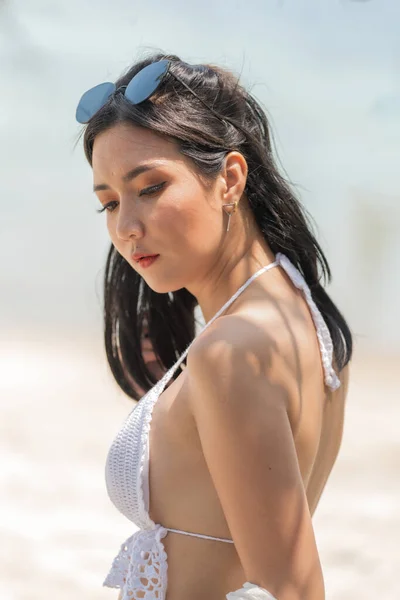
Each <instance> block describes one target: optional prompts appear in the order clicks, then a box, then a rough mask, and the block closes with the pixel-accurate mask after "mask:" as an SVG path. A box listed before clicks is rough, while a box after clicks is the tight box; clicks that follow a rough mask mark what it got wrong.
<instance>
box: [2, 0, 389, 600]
mask: <svg viewBox="0 0 400 600" xmlns="http://www.w3.org/2000/svg"><path fill="white" fill-rule="evenodd" d="M399 31H400V3H399V2H398V0H371V1H369V2H368V1H360V0H358V1H355V0H354V1H352V0H319V1H318V2H316V1H315V0H247V2H245V3H243V2H239V1H236V0H233V1H232V2H230V3H226V2H223V1H222V0H212V1H211V0H202V2H201V3H195V2H190V1H189V2H184V1H183V0H169V1H168V2H161V1H160V0H153V1H151V2H144V1H143V0H113V2H110V1H106V0H97V1H96V2H89V1H86V2H85V1H82V0H80V1H79V2H78V0H68V1H67V0H58V1H57V2H52V1H50V0H35V1H32V0H0V64H1V95H0V135H1V144H0V156H1V161H0V169H1V181H2V191H1V200H0V201H1V222H0V231H1V236H0V252H1V256H2V261H1V278H0V327H1V343H0V398H1V411H2V418H1V420H0V428H1V430H0V431H1V436H0V452H1V465H2V466H1V469H0V478H1V512H0V535H1V542H2V543H1V545H0V598H1V599H2V600H3V599H4V600H28V599H29V600H39V599H40V600H50V599H52V598H57V600H66V599H67V598H68V599H70V598H75V599H82V600H83V599H85V600H94V599H100V600H101V599H104V600H108V599H112V598H116V597H117V595H118V594H117V591H116V590H109V589H106V588H102V582H103V579H104V577H105V575H106V573H107V572H108V569H109V566H110V564H111V561H112V559H113V557H114V555H115V554H116V553H117V551H118V549H119V545H120V544H121V543H122V541H124V540H125V539H126V538H127V537H128V536H129V535H131V533H133V531H134V529H132V527H131V524H130V523H129V522H128V521H127V520H126V519H125V518H124V517H123V516H122V515H120V514H119V513H117V511H116V509H115V508H114V506H113V505H112V504H111V502H110V501H109V499H108V497H107V494H106V490H105V483H104V462H105V458H106V454H107V451H108V447H109V445H110V443H111V441H112V439H113V437H114V435H115V434H116V432H117V429H118V428H119V426H120V424H121V422H122V420H123V418H124V417H125V416H126V414H127V413H128V411H129V410H131V408H132V404H131V401H130V400H129V399H128V398H126V397H124V395H123V394H122V392H120V391H119V390H118V388H117V386H116V384H114V382H113V380H112V378H111V375H110V373H109V371H108V367H107V363H106V361H105V357H104V352H103V345H102V344H103V343H102V314H101V310H102V309H101V304H102V299H101V284H102V274H103V267H104V262H105V257H106V253H107V249H108V237H107V232H106V227H105V222H104V219H105V216H104V215H98V214H97V213H96V212H95V209H96V207H97V206H98V203H97V200H96V197H95V195H94V194H93V193H92V192H91V185H92V177H91V171H90V168H89V166H88V165H87V163H86V162H85V159H84V156H83V151H82V147H81V144H79V145H78V146H77V147H76V148H74V144H75V140H76V138H77V135H78V133H79V126H78V124H77V123H76V122H75V108H76V104H77V102H78V100H79V98H80V96H81V94H82V93H83V92H84V91H85V90H86V89H88V88H90V87H92V86H94V85H96V84H97V83H100V82H102V81H107V80H111V81H113V80H114V79H115V78H116V77H117V76H118V75H119V74H120V73H121V71H123V70H125V69H126V68H127V67H128V66H129V65H130V64H131V63H132V62H133V61H135V60H137V59H139V58H140V57H142V56H143V54H144V53H146V52H149V51H158V50H161V51H165V52H168V53H174V54H178V55H180V56H181V58H182V59H184V60H186V61H188V62H193V63H195V62H213V63H217V64H220V65H222V66H226V67H228V68H230V69H232V70H233V71H234V72H236V73H237V74H238V75H239V74H240V78H241V82H242V83H244V84H245V85H246V86H247V87H248V89H249V90H250V91H251V92H252V93H253V95H254V96H256V98H257V99H258V100H260V101H261V102H262V104H263V106H264V107H265V108H266V110H267V114H268V115H269V117H270V120H271V126H272V131H273V134H274V136H275V141H276V146H277V151H278V154H279V158H280V162H281V164H282V166H283V168H284V169H285V171H286V173H287V175H288V177H289V178H290V180H291V181H292V182H294V184H295V186H296V189H297V191H298V194H299V195H300V197H301V199H302V201H303V203H304V204H305V205H306V207H307V208H308V210H309V211H310V212H311V214H312V216H313V217H314V220H315V224H316V227H317V232H318V238H319V240H320V242H321V244H322V247H323V248H324V250H325V252H326V255H327V257H328V260H329V261H330V264H331V267H332V272H333V281H332V284H331V285H330V287H329V293H330V294H331V295H332V297H333V298H334V300H335V301H336V302H337V304H338V306H339V307H340V308H341V310H342V311H343V313H344V314H345V316H346V317H347V319H348V321H349V323H350V325H351V327H352V330H353V333H354V336H355V343H356V347H355V354H354V360H353V369H352V379H351V385H350V390H349V397H348V408H347V418H346V423H345V434H344V439H343V444H342V449H341V453H340V455H339V459H338V462H337V464H336V467H335V469H334V472H333V474H332V476H331V479H330V481H329V483H328V486H327V488H326V490H325V492H324V495H323V496H322V499H321V502H320V505H319V508H318V510H317V513H316V515H315V517H314V527H315V532H316V537H317V542H318V546H319V549H320V555H321V561H322V564H323V568H324V573H325V580H326V590H327V600H354V599H355V598H360V599H361V598H362V599H363V600H372V599H373V598H374V599H375V598H376V597H379V598H384V599H385V600H386V599H387V600H395V599H396V598H400V580H399V577H398V573H399V568H400V558H399V550H398V540H399V536H400V517H399V510H398V507H399V505H400V486H399V472H400V442H399V423H400V408H399V402H398V396H399V394H398V389H399V378H398V372H399V367H400V360H399V359H400V318H399V315H398V301H399V296H400V276H399V273H400V203H399V200H400V191H399V184H400V177H399V166H398V165H399V150H400V36H399ZM396 399H397V401H396Z"/></svg>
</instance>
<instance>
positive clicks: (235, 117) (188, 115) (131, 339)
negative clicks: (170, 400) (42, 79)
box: [84, 53, 352, 400]
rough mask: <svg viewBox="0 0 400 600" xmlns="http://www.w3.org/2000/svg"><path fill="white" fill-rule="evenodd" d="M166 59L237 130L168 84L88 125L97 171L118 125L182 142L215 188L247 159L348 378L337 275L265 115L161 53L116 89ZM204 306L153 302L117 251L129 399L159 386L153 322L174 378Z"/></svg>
mask: <svg viewBox="0 0 400 600" xmlns="http://www.w3.org/2000/svg"><path fill="white" fill-rule="evenodd" d="M161 59H169V60H171V61H172V65H171V67H170V68H171V71H172V72H173V73H174V74H175V75H176V76H177V77H178V78H179V79H181V80H183V81H184V82H185V83H186V84H187V85H188V86H190V88H191V89H193V90H195V91H196V93H197V94H198V95H199V96H200V97H201V98H202V99H203V100H205V101H206V102H207V104H208V105H211V106H212V107H213V109H214V110H215V111H216V112H217V113H218V114H219V115H220V116H221V117H222V118H223V117H227V118H228V119H229V120H230V123H228V122H226V121H225V122H224V121H222V120H221V119H220V118H218V117H217V116H215V115H214V114H213V113H212V112H211V111H210V110H208V109H207V108H206V107H205V106H204V105H203V103H202V102H201V101H199V99H198V98H196V97H195V96H194V95H193V94H191V93H190V92H189V91H188V90H187V89H186V88H185V87H184V86H183V85H182V84H180V83H179V82H178V81H177V80H176V78H175V77H173V76H172V75H168V76H167V77H166V78H165V81H164V82H163V83H162V85H161V86H160V87H159V89H158V90H157V91H156V93H155V94H153V96H152V97H151V98H150V99H149V100H146V101H144V102H142V103H141V104H139V105H132V104H131V103H129V102H128V101H126V100H125V98H124V97H123V95H122V94H114V95H112V96H111V97H110V98H109V100H108V101H107V103H106V104H105V105H104V106H103V107H102V108H101V109H100V110H99V111H98V113H97V114H95V115H94V116H93V117H92V118H91V119H90V121H89V123H88V124H87V126H86V128H85V130H84V150H85V154H86V158H87V160H88V162H89V164H90V165H91V164H92V151H93V143H94V140H95V138H96V136H97V135H98V134H99V133H100V132H102V131H105V130H106V129H108V128H110V127H112V126H113V125H115V124H116V123H120V122H127V123H132V124H133V125H136V126H141V127H146V128H148V129H151V130H152V131H154V132H156V133H158V134H162V135H165V136H169V137H170V138H172V139H174V140H175V141H176V142H177V144H178V148H179V151H180V152H181V153H182V154H184V155H185V156H187V157H189V158H190V159H191V160H192V161H193V163H194V165H195V166H196V167H197V170H198V173H199V175H201V176H202V177H203V178H204V179H205V181H212V180H213V179H215V177H216V176H217V175H218V173H219V172H220V170H221V169H222V167H223V164H224V159H225V156H226V155H227V154H228V153H229V152H230V151H232V150H236V151H238V152H240V153H241V154H242V155H243V156H244V158H245V159H246V161H247V164H248V176H247V182H246V187H245V194H246V196H247V198H248V201H249V205H250V208H251V210H252V212H253V214H254V217H255V220H256V222H257V225H258V227H259V229H260V231H261V232H262V234H263V236H264V237H265V239H266V241H267V243H268V245H269V246H270V248H271V250H272V251H273V252H274V253H275V254H276V253H277V252H282V253H284V254H286V255H287V256H288V258H289V259H290V260H291V262H292V263H293V264H294V265H296V267H297V268H298V269H299V270H300V271H301V273H302V274H303V276H304V278H305V280H306V281H307V283H308V285H309V286H310V289H311V292H312V296H313V298H314V301H315V303H316V304H317V306H318V308H319V310H320V311H321V313H322V315H323V317H324V319H325V321H326V324H327V326H328V328H329V331H330V333H331V336H332V341H333V347H334V359H335V362H336V365H337V368H338V369H339V371H341V370H342V368H343V367H344V366H345V365H346V364H347V363H348V362H349V360H350V359H351V355H352V335H351V332H350V329H349V327H348V325H347V323H346V321H345V319H344V317H343V316H342V315H341V313H340V312H339V310H338V309H337V307H336V306H335V304H334V303H333V301H332V300H331V298H330V297H329V296H328V294H327V292H326V291H325V290H324V288H323V286H322V285H321V283H320V279H321V277H323V279H324V282H325V283H326V281H328V282H329V281H331V271H330V268H329V265H328V262H327V259H326V257H325V256H324V253H323V251H322V249H321V247H320V245H319V244H318V242H317V240H316V238H315V236H314V235H313V233H312V231H311V227H310V223H309V217H308V215H307V213H306V211H305V209H304V208H303V207H302V206H301V204H300V202H299V201H298V200H297V199H296V197H295V195H294V193H293V191H292V190H291V188H290V186H289V184H288V183H287V181H286V180H285V179H284V177H283V176H282V175H281V174H280V173H279V172H278V168H277V166H276V164H275V162H274V158H273V155H272V148H271V141H270V133H269V125H268V119H267V117H266V114H265V112H264V110H263V109H262V108H261V106H260V104H259V103H258V102H257V101H256V100H255V99H254V98H253V97H252V96H251V95H250V94H249V93H248V92H247V91H246V90H245V89H244V88H243V87H242V86H241V85H240V84H239V82H238V80H237V79H236V78H235V76H234V74H233V73H231V72H229V71H228V70H226V69H223V68H221V67H219V66H215V65H209V64H202V65H189V64H187V63H185V62H183V61H181V59H180V58H179V57H178V56H175V55H165V54H162V53H156V54H153V55H151V56H149V57H148V58H145V59H143V60H140V61H139V62H137V63H136V64H134V65H133V66H132V67H131V68H130V69H129V70H128V71H127V72H126V74H124V75H122V76H121V77H120V78H119V79H118V81H117V82H116V86H117V88H118V87H119V86H124V85H127V84H128V83H129V81H130V80H131V79H132V77H133V76H134V75H135V74H136V73H137V72H138V71H140V70H141V69H142V68H143V67H145V66H146V65H148V64H150V63H152V62H155V61H159V60H161ZM232 123H234V124H237V127H235V126H234V125H232ZM196 305H197V300H196V298H195V297H194V296H193V295H192V294H191V293H190V292H188V291H187V290H186V289H185V288H183V289H180V290H177V291H175V292H168V293H163V294H160V293H157V292H154V291H153V290H152V289H151V288H150V287H149V286H148V285H147V284H146V282H145V281H144V280H143V279H142V277H141V276H140V275H139V274H138V273H137V272H135V271H134V269H132V267H131V266H130V265H129V263H128V262H127V261H126V260H125V259H124V258H123V257H122V256H121V255H120V254H119V253H118V252H117V251H116V249H115V248H114V246H113V245H111V248H110V250H109V253H108V258H107V263H106V269H105V277H104V326H105V331H104V334H105V346H106V352H107V358H108V362H109V364H110V367H111V371H112V373H113V375H114V377H115V379H116V381H117V383H118V384H119V386H120V387H121V388H122V389H123V390H124V392H126V393H127V394H128V395H129V396H131V397H132V398H134V399H136V400H137V399H138V398H139V397H140V392H139V390H138V388H137V386H140V388H142V390H145V391H147V390H149V389H150V387H151V386H152V385H154V383H156V379H155V377H154V376H153V375H152V373H151V371H150V370H149V368H148V367H147V366H146V364H145V362H144V360H143V356H142V350H141V339H142V335H143V329H144V326H145V321H147V324H148V333H149V337H150V340H151V343H152V345H153V349H154V353H155V356H156V358H157V361H158V363H159V365H160V367H162V368H163V369H165V370H166V369H168V368H169V367H171V366H172V365H173V364H174V362H175V361H176V360H177V358H178V356H179V355H180V354H181V353H182V352H183V351H184V350H185V349H186V348H187V346H188V345H189V343H190V342H191V341H192V340H193V338H194V336H195V333H196V331H195V313H194V310H195V307H196ZM178 374H179V371H178V373H176V374H175V377H177V375H178Z"/></svg>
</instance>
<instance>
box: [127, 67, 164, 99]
mask: <svg viewBox="0 0 400 600" xmlns="http://www.w3.org/2000/svg"><path fill="white" fill-rule="evenodd" d="M168 67H169V60H160V61H158V62H155V63H151V64H150V65H147V67H144V68H143V69H142V70H141V71H139V73H137V74H136V75H135V76H134V77H133V79H131V81H130V82H129V84H128V86H127V88H126V90H125V97H126V98H127V99H128V100H130V101H131V102H132V104H139V103H140V102H143V101H144V100H147V98H150V96H151V95H152V94H154V92H155V91H156V89H157V88H158V86H159V85H160V83H161V81H162V79H163V75H164V74H165V73H166V72H167V71H168Z"/></svg>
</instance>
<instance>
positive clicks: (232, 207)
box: [222, 202, 238, 231]
mask: <svg viewBox="0 0 400 600" xmlns="http://www.w3.org/2000/svg"><path fill="white" fill-rule="evenodd" d="M237 205H238V203H237V202H230V203H229V204H223V205H222V208H223V210H224V212H225V213H226V214H227V215H228V225H227V227H226V231H229V224H230V222H231V216H232V215H233V213H234V212H236V209H237Z"/></svg>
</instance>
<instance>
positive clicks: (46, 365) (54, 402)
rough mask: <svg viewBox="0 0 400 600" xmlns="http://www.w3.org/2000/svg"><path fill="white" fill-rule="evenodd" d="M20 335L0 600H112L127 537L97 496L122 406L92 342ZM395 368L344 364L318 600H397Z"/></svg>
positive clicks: (127, 528)
mask: <svg viewBox="0 0 400 600" xmlns="http://www.w3.org/2000/svg"><path fill="white" fill-rule="evenodd" d="M26 338H27V336H26V335H13V336H8V338H6V340H5V342H4V343H3V344H2V346H0V370H1V378H0V387H1V404H2V419H1V438H0V439H1V441H0V447H1V455H2V461H1V464H2V469H1V479H2V482H1V489H2V510H1V513H0V529H1V539H2V544H1V550H0V552H1V559H0V565H1V566H0V570H1V578H0V598H1V599H2V600H50V599H51V600H53V599H55V598H57V600H67V599H68V600H70V599H71V598H74V599H76V600H77V599H79V600H95V599H96V600H101V599H104V600H108V599H110V600H111V599H112V598H115V599H116V598H117V596H118V593H117V591H115V590H109V589H106V588H103V587H102V582H103V579H104V577H105V575H106V573H107V571H108V568H109V565H110V564H111V561H112V559H113V557H114V555H115V554H116V553H117V550H118V548H119V545H120V544H121V543H122V541H123V540H124V539H126V538H127V537H128V536H129V535H131V533H133V531H134V528H132V526H131V524H130V523H129V522H128V521H127V520H126V519H125V518H124V517H123V516H122V515H120V514H119V513H118V512H117V511H116V509H115V508H114V507H113V505H112V504H111V502H110V501H109V499H108V496H107V493H106V489H105V484H104V461H105V457H106V453H107V450H108V446H109V444H110V443H111V441H112V438H113V436H114V434H115V433H116V431H117V429H118V427H119V425H120V423H121V421H122V419H123V418H124V416H125V415H126V414H127V412H128V411H129V410H130V409H131V407H132V404H131V402H130V400H128V399H127V398H126V397H124V396H123V394H122V392H120V391H119V390H118V388H117V387H116V385H115V384H114V383H113V381H112V379H111V376H110V374H109V372H108V367H107V365H106V363H105V360H104V357H103V354H102V348H101V342H100V343H98V344H97V343H96V342H97V340H92V341H90V342H88V341H87V340H85V339H82V340H76V339H75V340H73V339H72V340H70V339H68V338H67V337H66V338H65V339H61V340H60V339H59V340H58V341H57V342H55V340H54V339H50V338H49V339H47V340H44V339H41V340H40V339H39V336H36V339H35V335H34V334H32V335H30V338H29V339H26ZM11 340H12V341H11ZM399 364H400V361H399V357H398V356H397V357H396V356H392V357H383V356H382V355H380V356H379V357H378V356H376V357H371V356H367V355H364V354H362V353H361V352H359V353H358V354H356V357H355V360H354V362H353V369H352V380H351V385H350V391H349V399H348V408H347V416H346V425H345V434H344V440H343V445H342V449H341V453H340V456H339V459H338V462H337V465H336V467H335V470H334V473H333V475H332V477H331V479H330V481H329V484H328V486H327V488H326V490H325V493H324V495H323V496H322V499H321V502H320V506H319V508H318V510H317V513H316V515H315V517H314V526H315V531H316V537H317V542H318V545H319V549H320V555H321V560H322V563H323V568H324V573H325V581H326V590H327V600H358V599H360V600H373V599H374V600H375V599H376V598H377V597H379V598H382V599H383V600H396V599H397V598H400V580H399V577H398V572H399V568H400V559H399V550H398V540H399V535H400V516H399V510H398V506H399V505H400V486H399V471H400V441H399V433H398V431H399V422H400V405H399V402H396V398H398V385H396V384H397V381H398V377H397V371H396V365H397V369H398V365H399Z"/></svg>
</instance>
